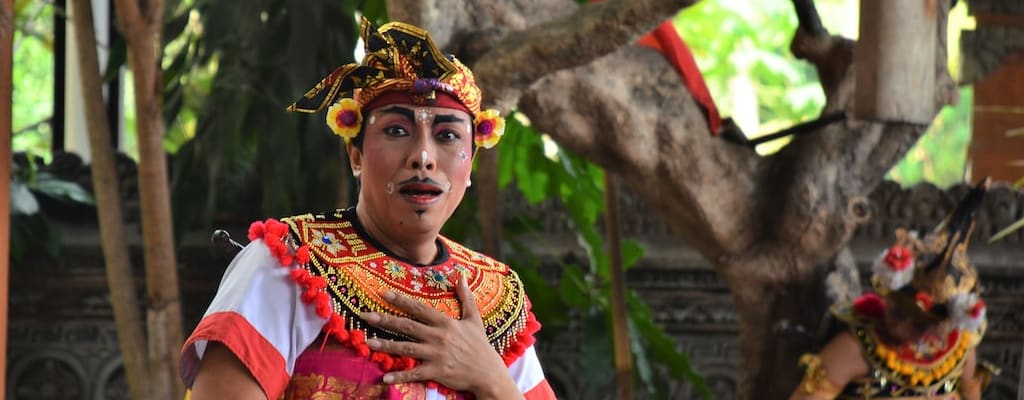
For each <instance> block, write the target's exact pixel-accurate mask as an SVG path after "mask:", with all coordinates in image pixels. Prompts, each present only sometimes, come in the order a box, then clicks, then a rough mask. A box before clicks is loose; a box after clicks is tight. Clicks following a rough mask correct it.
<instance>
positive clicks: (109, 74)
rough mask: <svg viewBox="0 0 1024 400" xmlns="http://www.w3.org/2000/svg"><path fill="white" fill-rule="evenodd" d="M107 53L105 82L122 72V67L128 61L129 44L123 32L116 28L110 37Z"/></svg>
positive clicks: (104, 71)
mask: <svg viewBox="0 0 1024 400" xmlns="http://www.w3.org/2000/svg"><path fill="white" fill-rule="evenodd" d="M108 50H109V53H107V54H108V55H107V65H106V67H105V68H104V70H103V82H110V81H111V80H113V79H114V78H117V77H118V76H119V74H120V73H121V68H122V67H124V63H125V62H127V61H128V44H127V43H125V41H124V37H122V36H121V32H120V31H118V30H116V29H115V30H114V32H113V33H112V34H111V38H110V46H109V47H108Z"/></svg>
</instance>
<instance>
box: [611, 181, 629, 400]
mask: <svg viewBox="0 0 1024 400" xmlns="http://www.w3.org/2000/svg"><path fill="white" fill-rule="evenodd" d="M617 186H618V183H617V182H616V179H615V175H613V174H612V173H611V172H609V171H607V170H606V171H605V173H604V210H605V245H606V246H608V258H609V259H610V260H609V262H610V267H611V284H612V340H613V342H614V347H615V376H616V384H617V386H618V397H616V398H617V399H619V400H632V399H633V353H632V352H631V351H630V350H629V347H630V346H629V326H628V325H627V321H629V320H628V318H629V313H628V312H627V310H626V274H625V273H624V272H623V268H622V244H621V240H620V238H619V232H620V231H619V202H618V200H617V199H618V193H619V192H618V187H617Z"/></svg>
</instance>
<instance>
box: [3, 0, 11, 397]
mask: <svg viewBox="0 0 1024 400" xmlns="http://www.w3.org/2000/svg"><path fill="white" fill-rule="evenodd" d="M13 67H14V0H0V210H2V212H0V360H2V361H3V363H2V364H0V397H3V394H4V393H7V315H8V312H7V299H8V298H9V297H10V296H9V295H8V293H9V292H8V282H9V281H10V279H9V277H10V274H9V269H8V267H9V265H8V261H9V260H10V257H9V254H10V250H11V248H10V245H11V213H10V211H9V210H10V209H11V197H10V196H11V134H12V130H13V129H14V125H13V124H14V120H13V115H12V110H11V107H12V104H13V103H12V101H13V100H12V96H13V93H12V90H13V86H12V84H11V79H13V71H12V69H13Z"/></svg>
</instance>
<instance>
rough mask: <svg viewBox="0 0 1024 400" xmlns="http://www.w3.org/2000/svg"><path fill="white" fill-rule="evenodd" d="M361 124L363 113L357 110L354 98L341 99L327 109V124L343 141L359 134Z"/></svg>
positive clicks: (357, 106) (346, 141)
mask: <svg viewBox="0 0 1024 400" xmlns="http://www.w3.org/2000/svg"><path fill="white" fill-rule="evenodd" d="M362 124H363V114H362V113H361V112H360V111H359V104H356V101H355V100H352V99H348V98H346V99H341V101H339V102H337V103H334V104H333V105H331V107H330V108H328V109H327V126H328V127H330V128H331V131H332V132H334V134H335V135H338V136H341V137H342V138H344V139H345V143H348V142H349V141H351V140H352V138H354V137H356V135H359V129H360V127H361V126H362Z"/></svg>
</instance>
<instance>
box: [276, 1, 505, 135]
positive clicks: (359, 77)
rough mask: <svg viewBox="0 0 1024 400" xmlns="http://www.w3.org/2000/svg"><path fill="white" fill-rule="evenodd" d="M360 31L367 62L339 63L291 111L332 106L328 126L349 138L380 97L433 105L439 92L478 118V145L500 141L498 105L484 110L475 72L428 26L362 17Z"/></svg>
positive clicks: (357, 130)
mask: <svg viewBox="0 0 1024 400" xmlns="http://www.w3.org/2000/svg"><path fill="white" fill-rule="evenodd" d="M360 36H361V37H362V39H363V43H364V47H365V56H364V57H363V61H362V62H361V63H352V64H346V65H342V66H340V67H338V68H336V69H335V70H334V71H333V72H331V74H330V75H328V76H327V77H325V78H323V79H322V80H321V81H320V82H319V83H317V84H316V86H314V87H313V88H312V89H310V90H309V91H308V92H306V94H305V95H303V96H302V98H300V99H298V100H296V101H295V102H294V103H292V104H291V105H289V106H288V108H287V110H288V111H296V112H303V113H315V112H319V111H320V110H323V109H324V108H326V107H328V106H330V110H329V111H328V115H327V120H328V125H329V126H330V127H331V129H332V130H333V131H334V133H335V134H337V135H339V136H342V137H344V138H345V140H346V141H348V140H350V139H352V138H354V137H355V136H356V135H358V134H359V131H360V124H361V123H362V115H361V113H360V109H361V108H363V107H365V106H366V105H367V104H369V103H370V102H371V101H373V100H374V99H375V98H377V97H378V96H380V95H382V94H384V93H387V92H393V91H397V92H403V93H407V94H408V95H409V97H410V98H411V99H412V101H413V102H414V103H416V104H420V105H435V101H436V100H437V92H441V93H444V94H446V95H449V96H451V97H452V98H454V99H455V101H456V102H457V106H458V107H460V108H464V109H465V111H466V112H468V113H469V114H470V115H472V116H473V117H474V139H475V140H474V141H475V143H476V144H477V145H478V146H483V147H487V148H490V147H492V146H494V145H495V144H497V142H498V140H499V139H500V137H501V135H502V133H503V131H504V120H503V119H502V118H501V116H500V115H499V114H498V112H497V111H495V110H487V111H481V110H480V103H481V92H480V87H479V86H477V84H476V81H475V79H474V78H473V72H472V71H470V70H469V68H467V67H466V66H465V65H463V64H462V62H460V61H459V60H458V59H456V58H455V56H452V55H445V54H443V53H442V52H441V51H440V50H439V49H438V48H437V46H436V45H435V44H434V41H433V40H432V39H431V38H430V34H429V33H428V32H427V31H426V30H423V29H421V28H419V27H416V26H413V25H409V24H406V23H402V22H390V23H387V24H384V25H383V26H381V27H380V28H377V27H375V26H373V24H371V23H370V22H369V21H367V20H366V19H365V18H363V19H362V22H361V26H360ZM345 100H348V101H345Z"/></svg>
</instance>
